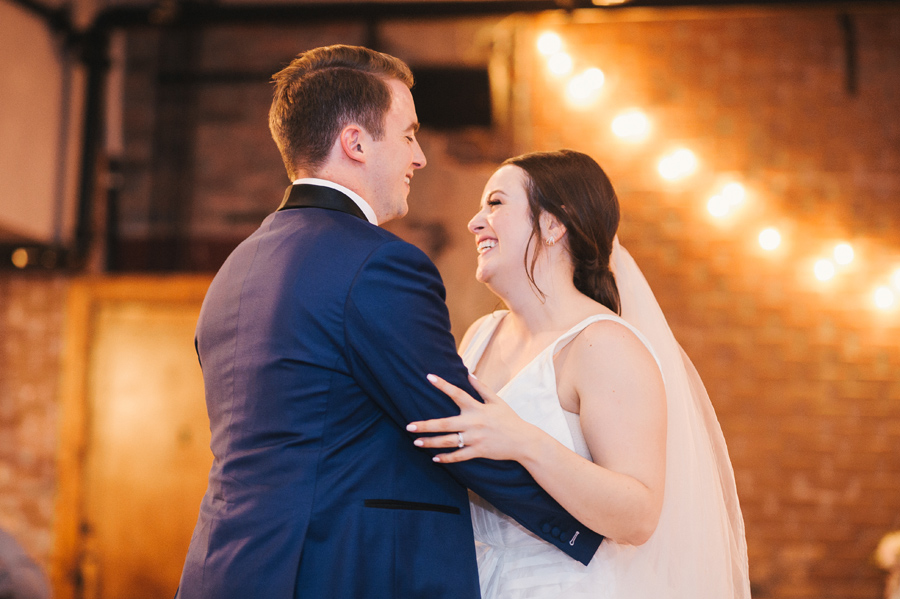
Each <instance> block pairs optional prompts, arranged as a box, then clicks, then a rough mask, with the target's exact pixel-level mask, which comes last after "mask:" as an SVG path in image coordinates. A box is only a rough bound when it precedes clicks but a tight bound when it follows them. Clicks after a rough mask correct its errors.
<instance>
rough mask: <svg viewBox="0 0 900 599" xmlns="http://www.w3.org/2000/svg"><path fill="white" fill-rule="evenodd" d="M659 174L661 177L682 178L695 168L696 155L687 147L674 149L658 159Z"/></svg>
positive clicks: (691, 172) (673, 179)
mask: <svg viewBox="0 0 900 599" xmlns="http://www.w3.org/2000/svg"><path fill="white" fill-rule="evenodd" d="M658 170H659V174H660V176H662V178H663V179H666V180H668V181H675V180H676V179H683V178H684V177H687V176H688V175H691V174H693V173H694V171H696V170H697V157H696V156H694V153H693V152H691V151H690V150H688V149H687V148H680V149H678V150H675V151H674V152H672V153H671V154H668V155H667V156H663V158H662V159H661V160H660V161H659V166H658Z"/></svg>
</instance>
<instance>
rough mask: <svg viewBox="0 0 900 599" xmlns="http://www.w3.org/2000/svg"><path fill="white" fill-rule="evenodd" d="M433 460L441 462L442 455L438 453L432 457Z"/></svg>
mask: <svg viewBox="0 0 900 599" xmlns="http://www.w3.org/2000/svg"><path fill="white" fill-rule="evenodd" d="M431 461H432V462H440V461H441V456H439V455H436V456H434V457H433V458H431Z"/></svg>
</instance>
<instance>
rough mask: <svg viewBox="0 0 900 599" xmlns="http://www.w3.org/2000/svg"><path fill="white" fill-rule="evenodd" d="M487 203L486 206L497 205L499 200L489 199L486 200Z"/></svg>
mask: <svg viewBox="0 0 900 599" xmlns="http://www.w3.org/2000/svg"><path fill="white" fill-rule="evenodd" d="M487 205H488V206H499V205H500V200H494V199H490V200H488V201H487Z"/></svg>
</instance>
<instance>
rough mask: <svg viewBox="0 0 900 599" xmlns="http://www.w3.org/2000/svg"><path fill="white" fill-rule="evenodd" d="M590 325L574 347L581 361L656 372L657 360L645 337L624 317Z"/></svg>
mask: <svg viewBox="0 0 900 599" xmlns="http://www.w3.org/2000/svg"><path fill="white" fill-rule="evenodd" d="M605 316H606V317H605V318H600V319H597V320H595V321H594V322H591V323H590V324H588V325H587V326H586V327H585V328H584V330H582V331H581V333H580V334H579V335H578V336H577V337H576V338H575V339H574V341H573V343H572V350H573V354H575V356H576V360H578V361H582V360H584V361H587V362H590V363H592V364H595V365H597V364H603V365H607V366H609V367H612V368H621V367H622V366H623V365H625V364H629V363H630V364H631V365H633V366H634V367H637V368H638V369H641V370H643V369H645V368H649V369H651V370H656V369H657V365H656V356H655V354H654V353H653V350H652V348H651V347H650V345H649V343H648V342H647V340H646V339H644V337H643V336H642V335H641V334H640V333H639V332H637V331H636V330H635V329H633V328H632V327H631V326H630V325H629V324H628V323H627V322H626V321H625V320H623V319H622V318H621V317H619V316H617V315H615V314H613V313H610V314H608V315H605Z"/></svg>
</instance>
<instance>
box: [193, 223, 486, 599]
mask: <svg viewBox="0 0 900 599" xmlns="http://www.w3.org/2000/svg"><path fill="white" fill-rule="evenodd" d="M396 241H397V238H396V237H394V236H393V235H391V234H390V233H387V232H385V231H383V230H381V229H378V228H376V227H372V226H370V225H368V224H367V223H366V222H365V221H362V220H360V219H357V218H355V217H353V216H350V215H347V214H344V213H339V212H334V211H329V210H323V209H310V208H304V209H295V210H287V211H282V212H277V213H275V214H274V215H272V216H270V217H269V218H267V219H266V221H265V222H264V223H263V225H262V226H261V227H260V229H259V230H258V231H257V232H256V233H254V234H253V235H252V236H251V237H249V238H248V239H247V240H246V241H244V242H243V243H242V244H241V245H240V246H239V247H238V248H237V249H236V250H235V252H234V253H233V254H232V256H230V257H229V259H228V260H227V261H226V263H225V264H224V265H223V267H222V269H221V270H220V272H219V274H218V275H217V276H216V278H215V280H214V281H213V283H212V285H211V286H210V289H209V292H208V294H207V298H206V300H205V301H204V306H203V309H202V311H201V315H200V320H199V322H198V326H197V339H196V342H197V349H198V354H199V357H200V360H201V363H202V367H203V374H204V382H205V386H206V398H207V406H208V411H209V417H210V427H211V430H212V449H213V454H214V455H215V460H214V463H213V467H212V470H211V472H210V479H209V488H208V490H207V494H206V496H205V497H204V500H203V503H202V505H201V511H200V517H199V520H198V525H197V529H196V530H195V533H194V538H193V539H192V542H191V548H190V551H189V555H188V559H187V563H186V565H185V573H184V575H183V578H182V584H181V590H180V596H181V597H184V598H185V599H187V598H189V597H190V598H193V597H217V598H224V597H272V598H279V597H293V596H295V594H296V596H304V597H306V596H309V597H348V598H349V597H376V596H377V597H380V596H385V597H390V596H399V595H396V593H395V591H384V592H386V594H382V592H381V591H379V590H378V589H382V590H384V589H388V588H392V589H398V588H403V584H400V583H398V582H397V581H396V580H395V577H396V575H395V571H396V570H397V569H398V568H399V569H405V568H408V567H409V564H410V563H414V562H415V561H416V560H417V559H419V555H418V554H419V553H422V552H431V551H433V549H432V548H427V547H426V546H425V545H424V543H423V542H420V541H417V540H416V536H417V535H418V534H419V530H418V529H419V528H420V527H421V526H422V525H423V523H424V524H425V525H426V526H427V527H428V529H429V535H430V536H433V535H432V533H433V532H434V531H439V534H440V535H442V536H445V537H447V538H446V539H444V541H443V542H446V543H449V546H450V547H455V548H456V549H455V551H456V552H459V551H460V550H459V546H460V545H461V546H462V555H461V556H460V557H461V558H462V559H463V560H464V561H468V555H467V554H468V552H469V547H471V545H469V544H470V543H471V530H470V529H469V523H468V503H467V501H466V494H465V490H464V489H463V488H462V487H460V486H459V485H458V484H457V483H456V482H455V481H453V480H452V479H450V477H449V476H448V475H447V474H446V473H445V472H444V471H443V470H442V469H440V468H437V467H436V466H434V464H432V463H431V462H430V460H429V458H428V456H427V455H426V454H424V453H422V452H420V451H418V450H416V449H414V447H413V446H412V443H411V442H410V440H409V438H408V437H407V436H406V435H405V433H404V432H403V430H402V428H401V427H400V426H398V423H396V422H394V421H392V420H391V419H390V418H388V416H387V414H386V413H385V411H384V410H383V409H382V408H381V407H379V405H378V404H376V403H375V402H374V401H372V400H371V398H369V397H368V396H367V395H366V393H365V392H364V391H363V390H362V389H361V388H360V387H359V386H358V385H357V384H356V381H355V379H354V375H353V372H352V368H353V366H351V364H350V361H348V358H347V347H346V346H347V339H346V330H345V327H346V322H345V309H346V305H347V297H348V293H349V290H350V288H351V286H352V284H353V282H354V278H355V277H356V276H357V275H358V272H359V270H360V269H361V268H362V267H363V265H364V263H365V261H366V260H367V258H368V257H369V256H370V255H371V254H372V253H373V252H374V251H375V250H376V249H377V248H378V247H379V246H381V245H382V244H384V243H387V242H396ZM398 498H399V499H412V500H417V501H421V502H423V505H424V504H447V503H448V502H449V503H450V504H452V509H450V510H449V511H448V512H440V511H436V512H434V513H422V512H421V511H420V510H411V511H409V512H407V511H406V510H396V509H383V507H377V506H379V505H381V504H379V503H378V502H383V501H392V500H396V499H398ZM373 502H374V503H373ZM373 506H376V507H373ZM453 510H455V513H453ZM403 535H407V536H408V537H409V539H410V543H411V545H410V546H408V547H407V548H406V550H405V551H398V545H399V544H400V538H401V537H402V536H403ZM435 557H437V556H435ZM473 557H474V556H473ZM468 565H471V564H468ZM422 566H424V569H422V571H420V572H418V574H412V573H411V574H410V581H413V580H414V579H415V578H416V577H417V576H418V577H422V578H424V579H425V580H422V581H419V582H418V583H416V584H417V585H418V586H419V588H421V589H422V593H421V596H425V594H426V589H427V590H428V592H431V593H433V595H432V596H435V597H441V596H451V595H450V594H447V593H448V592H450V591H452V593H453V594H454V595H455V596H459V597H466V596H469V594H470V593H471V591H472V588H473V585H472V581H470V580H468V581H467V580H465V579H466V576H465V575H463V576H462V577H461V578H462V579H463V580H457V582H456V583H455V584H451V585H449V586H448V583H447V582H446V581H444V580H442V576H446V575H447V573H444V574H443V575H442V576H438V578H437V579H435V580H434V581H433V582H431V581H428V580H427V578H428V577H429V576H432V575H433V574H432V573H431V571H430V568H428V567H427V564H422ZM461 569H463V570H465V568H461ZM456 578H457V579H459V578H460V577H459V576H457V577H456ZM398 584H399V586H398ZM433 585H434V586H433ZM454 587H456V588H454ZM474 588H475V592H476V593H477V586H476V587H474ZM304 592H305V593H306V594H303V593H304ZM373 593H374V594H373ZM419 595H420V594H419V593H416V594H415V595H414V596H419ZM407 596H409V595H407ZM474 596H477V595H474Z"/></svg>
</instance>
